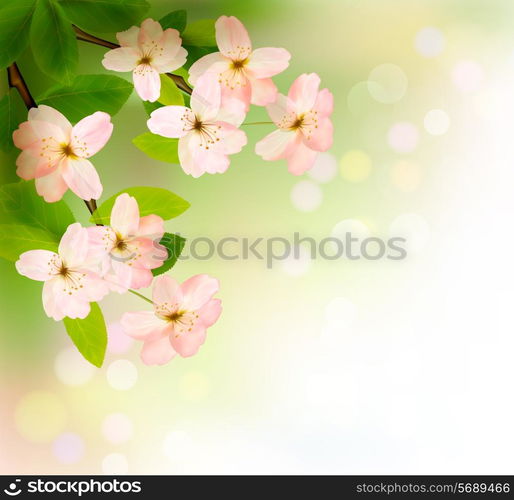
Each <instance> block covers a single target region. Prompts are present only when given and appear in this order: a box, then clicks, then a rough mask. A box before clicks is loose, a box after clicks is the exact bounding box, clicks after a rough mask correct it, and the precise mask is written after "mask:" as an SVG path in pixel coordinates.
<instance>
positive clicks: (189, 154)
mask: <svg viewBox="0 0 514 500" xmlns="http://www.w3.org/2000/svg"><path fill="white" fill-rule="evenodd" d="M197 149H198V138H197V137H196V134H187V135H186V136H184V137H181V138H180V139H179V141H178V157H179V160H180V166H181V167H182V170H183V171H184V172H185V173H186V174H189V175H192V176H193V177H200V176H201V175H202V174H203V173H205V171H204V169H203V168H202V165H200V164H198V163H197V162H196V161H195V156H194V153H195V151H197Z"/></svg>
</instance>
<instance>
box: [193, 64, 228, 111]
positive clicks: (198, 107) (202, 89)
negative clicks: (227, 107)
mask: <svg viewBox="0 0 514 500" xmlns="http://www.w3.org/2000/svg"><path fill="white" fill-rule="evenodd" d="M220 104H221V89H220V84H219V83H218V80H217V79H216V77H215V76H213V75H211V74H206V75H204V76H202V77H201V78H199V79H198V81H197V82H196V85H195V88H194V89H193V93H192V94H191V110H192V111H193V113H194V114H195V115H197V116H199V117H200V119H201V121H210V120H213V119H214V118H216V116H217V114H218V111H219V109H220Z"/></svg>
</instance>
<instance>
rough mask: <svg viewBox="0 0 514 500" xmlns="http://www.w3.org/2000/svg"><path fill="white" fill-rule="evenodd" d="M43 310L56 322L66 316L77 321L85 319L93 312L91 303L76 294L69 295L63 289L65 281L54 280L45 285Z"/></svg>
mask: <svg viewBox="0 0 514 500" xmlns="http://www.w3.org/2000/svg"><path fill="white" fill-rule="evenodd" d="M43 308H44V310H45V312H46V314H47V315H48V316H50V317H51V318H53V319H55V320H56V321H60V320H62V319H63V318H64V317H65V316H67V317H69V318H72V319H75V318H80V319H83V318H85V317H86V316H87V315H88V314H89V312H90V311H91V307H90V305H89V302H87V301H84V300H82V299H81V297H80V296H78V295H76V294H71V295H69V294H68V292H66V291H65V290H64V289H63V280H62V279H60V278H54V279H51V280H49V281H46V282H45V284H44V285H43Z"/></svg>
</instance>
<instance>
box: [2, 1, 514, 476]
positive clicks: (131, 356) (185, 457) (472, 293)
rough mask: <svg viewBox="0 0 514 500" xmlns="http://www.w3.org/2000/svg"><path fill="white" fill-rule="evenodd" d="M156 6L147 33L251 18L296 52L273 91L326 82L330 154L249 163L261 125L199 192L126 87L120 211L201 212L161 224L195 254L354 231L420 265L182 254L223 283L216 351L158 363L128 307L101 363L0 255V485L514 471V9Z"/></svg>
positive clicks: (130, 302) (106, 158)
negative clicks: (141, 197)
mask: <svg viewBox="0 0 514 500" xmlns="http://www.w3.org/2000/svg"><path fill="white" fill-rule="evenodd" d="M150 3H151V4H152V8H151V11H150V13H149V15H150V16H151V17H153V18H155V19H159V18H160V17H162V16H163V15H164V14H166V13H167V12H169V11H171V10H175V9H180V8H185V9H187V10H188V14H189V19H190V20H195V19H201V18H217V17H218V16H220V15H223V14H225V15H235V16H237V17H239V18H240V19H241V20H242V21H243V23H244V24H245V25H246V26H247V28H248V30H249V32H250V36H251V39H252V42H253V46H254V47H256V48H257V47H265V46H274V47H285V48H286V49H288V50H289V51H290V52H291V54H292V61H291V65H290V66H289V68H288V69H287V70H286V71H285V72H284V73H282V74H280V75H279V76H278V77H277V78H275V81H276V83H277V85H278V87H279V89H280V90H281V91H282V92H283V93H287V90H288V88H289V85H290V84H291V83H292V81H293V80H294V79H295V78H296V76H298V75H299V74H301V73H305V72H316V73H318V74H319V75H320V77H321V80H322V87H328V88H329V89H330V90H331V91H332V92H333V94H334V97H335V111H334V115H333V121H334V126H335V137H334V146H333V148H332V150H330V152H328V153H326V154H322V155H320V157H319V159H318V162H317V164H316V167H315V168H314V169H313V170H312V171H311V172H310V173H309V174H306V175H304V176H302V177H294V176H292V175H291V174H289V173H288V172H287V168H286V165H285V163H284V162H264V161H262V160H261V159H260V158H259V157H257V156H256V155H255V154H254V153H253V147H254V144H255V142H256V141H258V140H259V139H260V138H262V137H263V136H264V135H266V134H267V133H269V132H271V131H272V130H273V127H271V126H269V125H262V126H248V127H247V128H245V131H246V132H247V134H248V137H249V144H248V146H247V147H246V148H245V150H244V151H243V152H242V153H241V154H239V155H236V156H233V157H232V163H231V166H230V168H229V170H228V171H227V172H226V173H225V174H223V175H214V176H211V175H207V174H206V175H204V176H203V177H201V178H199V179H193V178H192V177H189V176H187V175H185V174H184V173H183V171H182V170H181V168H180V167H179V166H178V165H171V164H166V163H161V162H158V161H156V160H152V159H150V158H148V157H146V156H145V155H144V154H143V153H142V152H140V151H139V150H138V149H137V148H136V147H135V146H133V144H132V143H131V139H132V138H133V137H135V136H136V135H139V134H140V133H142V132H145V131H146V119H147V117H146V114H145V111H144V109H143V106H142V105H141V102H140V100H139V98H138V97H137V95H136V94H135V93H133V95H132V96H131V98H130V99H129V101H128V103H127V104H126V105H125V107H124V108H123V109H122V111H121V112H120V113H119V114H118V115H116V116H115V117H114V119H113V122H114V124H115V127H114V133H113V137H112V139H111V141H110V142H109V143H108V145H107V146H106V147H105V148H104V149H103V150H102V151H101V152H100V153H99V154H97V155H95V158H94V164H95V166H96V168H97V170H98V171H99V173H100V176H101V178H102V181H103V184H104V199H106V198H107V197H109V196H111V195H112V194H114V193H116V192H118V191H119V190H120V189H122V188H124V187H129V186H138V185H150V186H161V187H165V188H168V189H170V190H172V191H174V192H176V193H177V194H179V195H181V196H182V197H184V198H185V199H187V200H188V201H189V202H190V203H191V208H190V209H189V210H188V211H187V212H186V213H185V214H183V215H182V216H180V217H178V218H177V219H175V220H171V221H168V222H167V223H166V227H167V230H168V231H172V232H180V233H181V234H182V235H184V236H185V237H187V238H190V239H191V238H195V237H200V236H207V237H210V238H213V239H214V240H216V239H219V238H221V237H224V236H236V237H241V238H243V237H248V238H252V237H273V236H281V237H285V238H287V239H292V236H293V233H294V232H295V231H298V232H299V233H300V234H301V235H302V236H310V237H313V238H318V239H321V238H325V237H328V236H331V235H339V234H341V233H344V232H345V231H347V230H351V231H352V232H353V233H355V232H356V233H358V234H361V235H371V236H377V237H380V238H386V239H387V238H388V237H390V236H404V237H406V238H407V248H408V258H407V259H405V260H401V261H390V260H387V259H382V260H376V261H365V260H356V261H350V260H345V259H339V260H331V261H330V260H320V259H311V258H310V257H309V255H308V252H305V251H301V253H300V258H299V259H288V260H286V261H284V262H278V263H276V264H275V265H274V266H273V268H272V269H267V268H266V265H265V262H263V261H259V260H257V259H252V258H250V259H249V260H246V261H243V260H233V261H227V260H221V259H219V258H216V257H214V258H212V259H209V260H202V261H195V260H192V259H189V260H185V261H180V262H179V263H178V264H177V265H176V266H175V268H174V269H173V270H172V272H171V274H172V276H174V277H175V278H176V279H178V280H180V281H182V280H184V279H187V278H188V277H189V276H191V275H194V274H198V273H208V274H210V275H212V276H215V277H217V278H219V280H220V282H221V291H220V293H219V296H220V297H221V298H222V300H223V307H224V311H223V314H222V316H221V318H220V320H219V321H218V322H217V323H216V325H214V326H213V327H212V328H210V329H209V332H208V336H207V341H206V343H205V345H204V346H203V347H202V348H201V350H200V351H199V353H198V354H197V355H196V356H194V357H192V358H188V359H182V358H178V357H177V358H176V359H174V360H173V361H172V362H170V363H169V364H168V365H166V366H162V367H147V366H145V365H143V363H142V362H141V361H140V359H139V350H140V344H139V343H133V342H132V341H131V340H130V339H128V338H127V337H126V336H125V335H124V333H123V332H122V331H121V329H120V326H119V324H117V322H118V321H119V318H120V317H121V315H122V313H123V312H125V311H128V310H143V309H145V308H146V305H147V304H146V303H145V302H143V301H141V300H140V299H138V298H137V297H134V296H131V295H129V294H127V295H124V296H119V295H117V294H112V295H110V296H109V297H108V298H107V299H105V300H104V301H103V302H102V306H103V310H104V314H105V317H106V320H107V322H108V323H109V335H110V339H109V347H108V353H107V355H106V361H105V363H104V366H103V367H102V368H101V369H96V368H94V367H93V366H91V365H89V364H87V362H85V361H83V360H82V359H81V357H80V355H79V354H78V353H77V351H76V350H75V348H74V346H73V345H72V343H71V341H70V340H69V339H68V338H67V335H66V333H65V330H64V327H63V325H62V324H61V323H56V322H54V321H53V320H51V319H49V318H47V317H46V316H45V314H44V312H43V309H42V304H41V286H40V284H39V283H36V282H33V281H30V280H28V279H26V278H23V277H21V276H19V275H18V274H17V273H16V272H15V269H14V266H13V265H12V264H11V263H8V262H6V261H0V270H1V271H0V272H1V273H2V280H1V284H0V287H1V301H2V319H1V330H2V334H1V336H0V346H1V347H0V388H1V394H2V398H1V405H0V419H1V433H2V438H1V439H2V446H1V447H0V467H1V472H2V473H4V474H50V473H54V474H100V473H105V474H126V473H129V474H179V473H186V474H193V473H207V474H218V473H236V474H237V473H250V474H252V473H254V474H255V473H275V474H280V473H292V474H302V473H337V474H420V473H424V474H450V473H454V474H478V473H482V474H511V473H512V463H513V460H512V459H513V455H512V450H513V449H514V448H513V445H514V437H513V434H512V432H511V427H512V420H513V418H514V403H513V399H512V394H511V393H512V381H513V375H514V373H513V372H514V367H513V366H514V365H513V364H512V352H513V349H514V340H513V336H512V335H513V332H514V329H513V326H514V321H513V319H512V314H511V311H512V278H513V274H514V273H513V265H512V256H511V249H512V244H513V237H512V233H511V230H510V229H509V227H511V219H512V213H513V208H514V206H513V205H514V197H513V196H512V189H513V181H514V174H513V167H514V165H513V161H512V158H513V151H512V150H513V146H512V143H513V140H512V130H513V116H514V97H513V96H514V85H513V84H514V31H513V30H512V19H513V16H514V4H513V3H512V2H511V1H510V0H505V1H502V0H487V1H486V0H338V1H335V0H334V1H329V0H318V1H316V2H314V1H306V0H304V1H297V0H295V1H293V0H281V1H270V0H260V1H248V2H238V1H235V0H217V1H214V0H212V1H207V0H204V1H195V2H189V1H185V0H173V1H161V0H151V2H150ZM104 52H105V49H103V48H101V47H97V46H92V45H88V44H81V45H80V55H81V72H82V73H103V72H105V70H104V69H103V67H102V65H101V59H102V56H103V53H104ZM20 68H21V70H22V72H23V74H24V75H25V78H26V80H27V83H28V85H29V87H30V88H31V90H32V92H33V94H34V96H36V98H37V96H38V94H40V93H41V92H42V91H43V90H44V89H46V88H47V87H48V85H49V82H48V81H47V80H45V79H44V78H43V77H42V75H41V73H39V72H38V71H37V70H36V69H34V67H33V62H32V60H31V55H30V54H26V55H25V56H24V58H23V59H22V60H21V61H20ZM124 76H126V77H127V78H129V77H130V75H128V74H127V75H124ZM266 119H267V115H266V113H265V111H264V110H263V109H252V111H251V113H250V115H249V116H248V121H252V122H253V121H260V120H266ZM3 161H9V159H6V158H5V157H3ZM13 169H14V166H13ZM65 199H66V200H67V201H68V202H69V203H70V205H71V206H72V207H73V209H74V212H75V214H76V216H77V218H78V220H80V221H81V222H83V223H86V221H87V218H86V215H87V212H86V210H85V208H84V206H83V204H81V203H80V201H77V200H76V199H75V198H74V197H73V195H71V194H70V193H68V194H67V195H66V198H65ZM199 251H201V250H199ZM143 293H150V291H149V290H148V291H143Z"/></svg>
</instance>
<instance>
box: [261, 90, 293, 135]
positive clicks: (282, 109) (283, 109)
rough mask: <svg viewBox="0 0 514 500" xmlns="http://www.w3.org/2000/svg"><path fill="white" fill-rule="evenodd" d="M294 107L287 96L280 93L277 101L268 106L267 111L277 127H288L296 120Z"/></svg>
mask: <svg viewBox="0 0 514 500" xmlns="http://www.w3.org/2000/svg"><path fill="white" fill-rule="evenodd" d="M294 107H295V106H294V103H293V101H291V100H290V99H289V98H288V97H287V96H285V95H283V94H278V95H277V98H276V100H275V102H272V103H271V104H268V105H267V106H266V111H267V112H268V115H269V117H270V118H271V119H272V120H273V123H274V124H275V125H276V126H277V127H279V128H283V129H288V128H289V127H290V126H291V125H292V124H293V123H294V121H295V120H296V113H295V111H294Z"/></svg>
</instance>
